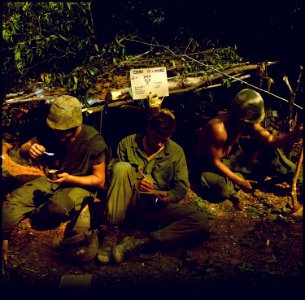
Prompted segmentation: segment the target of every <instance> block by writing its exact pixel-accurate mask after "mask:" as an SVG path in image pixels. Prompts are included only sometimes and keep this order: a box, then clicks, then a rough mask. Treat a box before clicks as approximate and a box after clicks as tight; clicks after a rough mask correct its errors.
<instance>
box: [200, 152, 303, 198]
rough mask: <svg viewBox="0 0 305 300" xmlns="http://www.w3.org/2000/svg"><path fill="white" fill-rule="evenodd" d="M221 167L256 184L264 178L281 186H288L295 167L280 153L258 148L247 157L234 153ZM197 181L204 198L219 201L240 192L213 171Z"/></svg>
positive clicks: (204, 173) (208, 171)
mask: <svg viewBox="0 0 305 300" xmlns="http://www.w3.org/2000/svg"><path fill="white" fill-rule="evenodd" d="M223 163H224V164H225V165H226V166H228V167H229V168H230V169H231V170H233V171H234V172H235V174H236V175H238V176H239V177H241V178H244V177H246V178H248V179H252V180H256V181H259V182H263V180H264V179H265V178H266V177H267V176H273V177H275V178H278V180H280V181H281V182H284V181H287V182H291V181H292V178H293V175H294V172H295V168H296V165H295V164H294V163H293V162H292V161H290V160H289V159H288V158H287V157H286V156H285V155H284V153H283V152H282V151H281V150H280V149H278V148H275V149H272V148H268V147H262V148H259V149H258V150H255V151H253V153H251V155H245V153H243V152H241V153H237V154H236V155H232V156H231V157H228V158H225V159H223ZM199 177H200V183H199V189H200V194H202V197H204V198H205V197H207V198H209V199H211V200H223V199H227V198H230V197H231V196H232V195H234V194H235V193H236V192H238V191H239V190H240V187H239V186H238V185H236V184H234V182H232V181H231V180H230V179H229V178H227V177H225V176H223V175H221V174H219V173H218V172H217V171H215V170H207V171H204V172H202V173H201V174H200V176H199ZM301 181H303V178H301Z"/></svg>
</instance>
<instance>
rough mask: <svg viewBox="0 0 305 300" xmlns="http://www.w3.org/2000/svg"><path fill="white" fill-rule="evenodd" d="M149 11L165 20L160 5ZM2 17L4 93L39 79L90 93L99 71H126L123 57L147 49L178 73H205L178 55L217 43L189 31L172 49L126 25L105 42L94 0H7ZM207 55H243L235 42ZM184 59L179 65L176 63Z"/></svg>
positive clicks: (151, 58) (230, 58)
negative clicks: (203, 40) (200, 39)
mask: <svg viewBox="0 0 305 300" xmlns="http://www.w3.org/2000/svg"><path fill="white" fill-rule="evenodd" d="M129 5H130V7H129V9H130V10H131V11H132V10H134V9H135V7H134V6H133V5H134V4H133V3H132V1H131V2H130V3H129ZM145 14H147V16H148V17H149V20H148V21H149V22H148V23H151V24H157V25H158V24H159V23H160V22H162V20H163V19H162V15H163V10H162V9H161V8H160V10H154V9H149V10H147V11H145ZM2 17H3V24H2V25H3V30H2V37H3V51H2V54H3V57H4V59H3V68H2V75H3V77H4V78H6V83H7V84H6V85H5V89H6V90H5V93H8V92H14V91H18V90H19V89H21V88H22V87H23V86H25V85H27V84H29V83H30V82H37V81H39V82H44V84H45V85H46V86H48V87H52V86H55V87H65V89H66V90H67V91H68V92H69V93H71V94H74V95H77V96H78V97H80V98H82V97H85V96H88V94H90V88H92V87H93V85H94V83H95V81H96V79H97V78H98V77H107V76H113V75H123V76H124V75H125V74H126V70H124V68H123V69H122V64H120V63H121V62H122V61H124V62H126V61H129V60H132V61H135V60H136V59H137V58H140V57H141V56H142V54H143V53H145V58H146V59H147V63H148V65H147V66H156V65H160V64H162V65H164V64H168V63H169V64H170V65H171V66H172V69H173V70H174V73H173V75H178V76H179V75H183V74H199V75H200V72H201V71H200V69H198V66H197V67H196V66H195V64H193V63H189V62H187V61H183V60H185V59H184V58H183V57H181V58H179V55H181V54H187V53H194V52H200V51H203V50H206V49H209V48H211V49H212V48H213V47H214V46H215V45H216V44H214V43H213V42H212V41H208V42H207V43H205V44H202V43H198V42H197V41H196V40H194V39H193V38H192V37H188V40H187V44H186V45H185V44H184V45H183V46H181V45H180V47H176V49H170V47H169V46H162V45H159V44H158V42H157V41H156V40H155V37H154V36H153V35H152V36H150V40H149V41H148V42H145V41H144V40H143V39H141V38H140V37H139V36H136V35H133V34H131V33H130V32H127V31H125V32H123V31H122V30H121V31H120V30H118V31H117V34H116V35H115V34H114V33H113V34H114V35H113V36H112V39H110V40H109V41H108V42H105V43H102V42H100V41H98V40H97V37H96V33H95V24H94V22H95V20H94V17H95V18H97V17H96V15H94V14H93V13H92V7H91V3H90V2H37V3H35V2H5V3H4V4H3V13H2ZM126 20H129V21H130V18H127V19H126ZM129 21H126V22H127V23H128V22H129ZM129 23H130V22H129ZM129 23H128V24H129ZM121 25H122V26H123V24H121ZM125 25H126V24H125ZM109 26H110V27H111V25H110V24H109ZM123 27H124V26H123ZM129 29H130V30H131V31H133V30H134V29H132V28H129ZM180 34H181V33H180ZM105 41H106V37H105ZM132 41H137V43H134V42H132ZM184 42H185V41H184ZM141 51H142V52H141ZM164 52H166V53H165V54H164ZM139 53H140V56H137V55H138V54H139ZM160 53H162V55H160ZM173 54H174V55H173ZM198 55H200V53H198ZM174 56H175V57H174ZM204 56H205V58H204V59H205V62H206V63H207V62H209V63H211V64H214V65H216V66H217V67H221V65H222V64H225V63H227V62H229V63H230V62H232V63H234V62H236V61H240V60H241V58H240V57H239V56H238V54H237V52H236V49H235V48H234V47H225V48H224V49H221V48H219V49H218V50H215V51H214V52H213V51H210V53H208V52H205V55H204ZM197 57H199V56H197ZM179 60H180V62H181V63H180V62H179ZM141 63H142V62H141ZM179 63H180V67H179V68H175V66H176V64H179ZM181 65H182V68H181Z"/></svg>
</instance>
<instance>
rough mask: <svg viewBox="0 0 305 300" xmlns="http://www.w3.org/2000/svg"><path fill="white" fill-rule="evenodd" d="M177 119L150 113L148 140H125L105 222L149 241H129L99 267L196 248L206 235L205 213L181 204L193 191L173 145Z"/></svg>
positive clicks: (180, 151) (164, 113) (103, 257)
mask: <svg viewBox="0 0 305 300" xmlns="http://www.w3.org/2000/svg"><path fill="white" fill-rule="evenodd" d="M175 129H176V120H175V116H174V115H173V114H172V113H171V111H169V110H167V109H161V110H157V111H154V112H152V114H151V116H150V117H149V121H148V124H147V126H146V133H145V134H132V135H129V136H127V137H125V138H123V139H122V140H121V142H120V143H119V145H118V148H117V156H118V158H117V160H116V161H114V162H113V163H110V165H112V167H111V172H110V184H109V188H108V191H107V209H106V219H107V220H108V223H110V224H113V225H122V226H124V225H126V223H128V224H133V225H135V226H137V228H138V229H142V230H145V231H147V232H148V237H147V238H143V239H136V238H133V237H131V236H126V237H125V238H124V239H123V240H122V242H121V243H119V244H117V245H115V246H114V247H113V248H112V249H110V251H109V252H108V255H109V257H107V255H106V254H105V253H104V252H103V251H104V250H105V249H103V248H102V249H101V251H100V253H98V254H97V258H98V259H99V260H100V261H101V262H104V261H106V262H107V261H110V258H111V256H112V258H113V260H114V262H116V263H121V262H122V261H124V260H125V259H126V258H127V257H128V256H129V257H130V256H131V255H133V254H135V253H138V252H139V251H153V250H155V249H161V248H169V247H177V246H181V244H186V243H188V242H194V239H195V238H198V237H199V238H200V237H201V236H202V235H203V234H204V233H206V231H207V230H208V227H209V226H208V220H207V218H206V217H205V216H204V215H203V213H202V212H200V211H196V210H194V209H192V208H190V207H185V206H183V205H182V204H180V203H178V202H179V201H180V200H182V199H183V198H184V197H185V196H186V195H187V192H188V190H189V187H190V184H189V179H188V168H187V163H186V159H185V154H184V151H183V149H182V148H181V147H180V146H179V145H178V144H177V143H175V142H174V141H173V140H171V136H172V134H173V133H174V131H175Z"/></svg>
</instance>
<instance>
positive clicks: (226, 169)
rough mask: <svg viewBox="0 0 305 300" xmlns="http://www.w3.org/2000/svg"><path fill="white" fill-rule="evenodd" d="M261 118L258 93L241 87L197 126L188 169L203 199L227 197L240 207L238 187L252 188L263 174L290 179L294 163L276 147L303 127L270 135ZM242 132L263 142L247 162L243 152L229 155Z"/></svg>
mask: <svg viewBox="0 0 305 300" xmlns="http://www.w3.org/2000/svg"><path fill="white" fill-rule="evenodd" d="M264 117H265V110H264V100H263V98H262V97H261V95H260V94H259V93H257V92H256V91H254V90H252V89H243V90H241V91H240V92H239V93H237V95H236V97H235V99H234V100H233V101H232V103H231V107H230V109H229V110H228V111H226V112H224V113H222V114H219V115H217V116H216V117H214V118H212V119H211V120H210V121H209V122H208V123H207V124H205V125H204V126H203V127H202V128H201V129H200V131H199V134H198V140H197V144H196V147H195V159H194V162H195V163H194V169H193V170H191V171H192V172H193V178H194V186H195V187H196V188H195V189H196V191H197V192H198V193H199V194H200V195H201V196H202V197H203V198H205V199H210V200H211V201H223V200H225V199H230V200H231V201H232V202H233V204H234V205H236V207H237V208H238V209H241V207H240V203H239V202H238V198H237V197H235V194H236V193H237V192H238V191H239V190H240V189H243V190H244V191H246V192H249V191H252V190H253V188H254V186H253V184H256V183H257V180H264V179H265V178H266V177H267V176H279V177H281V179H282V180H284V181H285V180H286V181H290V180H291V179H292V178H293V174H294V171H295V164H294V163H293V162H291V161H290V160H289V159H288V158H287V157H285V155H284V153H283V152H282V151H281V150H280V149H278V148H277V147H283V146H285V145H289V144H292V143H293V142H295V141H297V140H298V139H299V138H300V137H301V135H302V131H303V126H302V125H301V126H298V127H296V128H295V130H294V131H291V132H289V133H288V134H282V135H272V134H271V133H270V132H269V131H268V130H266V129H265V128H263V127H262V125H261V124H260V123H261V122H262V121H263V119H264ZM245 133H247V134H248V133H249V134H250V136H252V137H254V138H255V139H256V141H257V143H256V144H257V146H258V145H260V144H259V141H260V142H261V143H262V144H264V147H260V149H258V150H259V151H256V152H255V155H253V157H252V158H255V159H256V161H255V162H254V161H252V162H249V161H247V156H246V155H245V153H243V152H241V153H240V155H231V154H232V153H231V152H232V149H234V146H236V145H238V144H239V140H240V138H241V136H242V134H245ZM255 156H256V157H255ZM251 176H252V177H251Z"/></svg>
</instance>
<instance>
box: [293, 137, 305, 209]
mask: <svg viewBox="0 0 305 300" xmlns="http://www.w3.org/2000/svg"><path fill="white" fill-rule="evenodd" d="M303 156H304V149H303V142H302V143H301V151H300V154H299V159H298V162H297V166H296V169H295V173H294V176H293V180H292V186H291V193H290V194H291V198H292V209H293V211H297V210H298V209H299V208H300V205H299V203H298V198H297V181H298V178H299V175H300V170H301V167H302V164H303Z"/></svg>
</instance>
